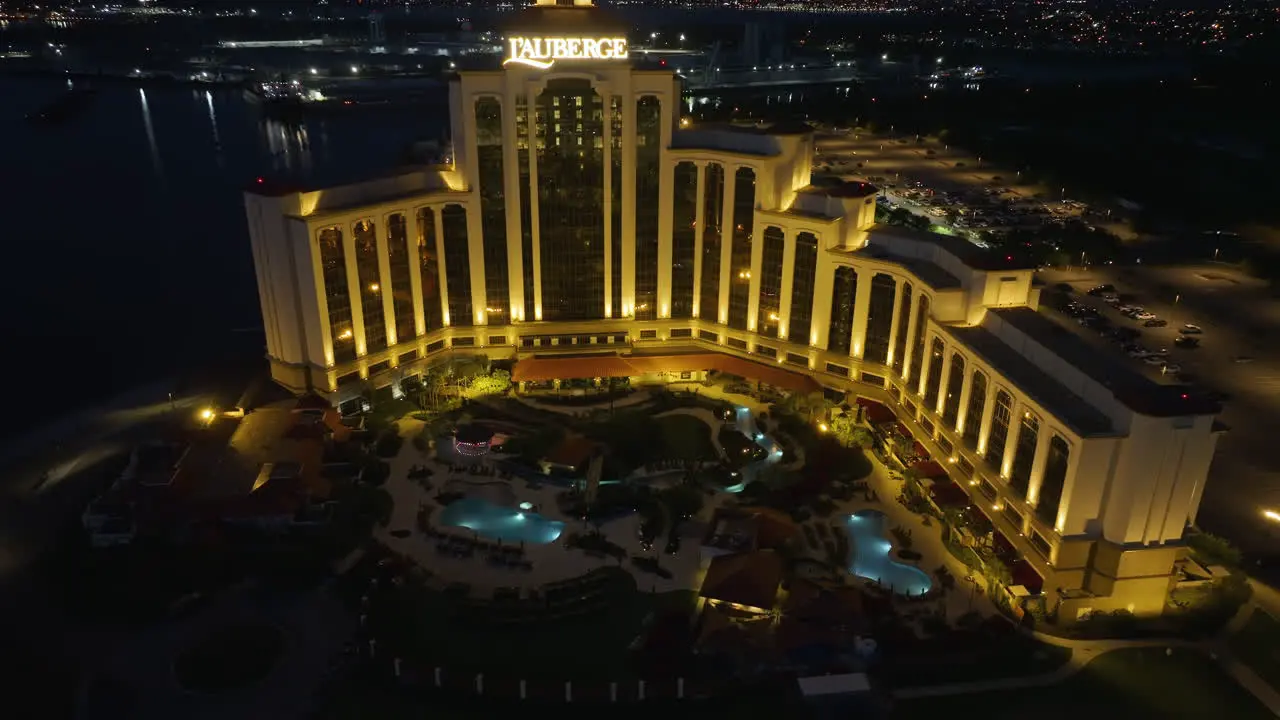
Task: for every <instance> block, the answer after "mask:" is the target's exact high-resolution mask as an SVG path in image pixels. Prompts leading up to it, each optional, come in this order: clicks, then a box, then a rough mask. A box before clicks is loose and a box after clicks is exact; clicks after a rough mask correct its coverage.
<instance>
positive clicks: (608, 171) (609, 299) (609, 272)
mask: <svg viewBox="0 0 1280 720" xmlns="http://www.w3.org/2000/svg"><path fill="white" fill-rule="evenodd" d="M601 104H602V106H603V107H604V210H603V212H602V213H601V217H603V218H604V316H605V317H607V318H611V317H618V316H620V315H622V308H616V307H614V306H613V263H614V262H616V259H615V258H614V257H613V96H612V95H611V94H609V93H604V94H603V97H602V102H601ZM530 115H532V113H530ZM530 132H531V133H532V132H533V131H532V130H530ZM529 137H530V139H532V138H533V135H530V136H529ZM539 297H541V295H539ZM539 319H541V311H539Z"/></svg>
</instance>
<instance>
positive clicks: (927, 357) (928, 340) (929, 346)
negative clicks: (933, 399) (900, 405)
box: [916, 327, 942, 397]
mask: <svg viewBox="0 0 1280 720" xmlns="http://www.w3.org/2000/svg"><path fill="white" fill-rule="evenodd" d="M920 352H921V353H922V354H923V355H924V357H922V358H920V377H919V378H917V379H916V394H917V395H919V396H920V397H924V388H925V385H927V384H928V382H929V368H930V367H931V366H932V365H933V363H934V358H933V338H932V337H929V328H928V327H926V328H925V334H924V348H922V349H921V350H920ZM937 361H938V362H942V359H941V358H938V360H937Z"/></svg>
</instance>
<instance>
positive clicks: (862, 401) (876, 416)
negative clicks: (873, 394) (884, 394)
mask: <svg viewBox="0 0 1280 720" xmlns="http://www.w3.org/2000/svg"><path fill="white" fill-rule="evenodd" d="M856 402H857V403H858V405H861V406H862V407H863V409H864V410H865V411H866V413H867V422H869V423H871V424H872V425H879V424H881V423H887V422H893V421H895V420H897V419H898V416H897V415H894V414H893V411H892V410H890V409H889V408H887V407H885V406H884V404H883V403H878V402H876V401H875V400H872V399H871V398H865V397H860V398H857V400H856Z"/></svg>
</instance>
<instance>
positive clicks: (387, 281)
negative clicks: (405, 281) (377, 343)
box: [373, 213, 400, 362]
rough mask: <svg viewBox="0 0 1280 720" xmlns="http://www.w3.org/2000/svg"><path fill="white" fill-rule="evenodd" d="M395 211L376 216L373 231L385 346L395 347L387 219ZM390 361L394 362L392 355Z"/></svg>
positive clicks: (394, 318) (392, 289)
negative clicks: (375, 238) (376, 240)
mask: <svg viewBox="0 0 1280 720" xmlns="http://www.w3.org/2000/svg"><path fill="white" fill-rule="evenodd" d="M394 214H395V213H386V214H385V215H383V216H382V217H381V218H378V224H377V225H375V226H374V228H373V231H374V232H375V233H377V236H378V294H379V295H381V296H382V320H383V325H385V326H386V328H387V347H395V345H396V344H397V343H399V342H400V338H398V337H396V306H395V302H394V301H395V293H396V288H394V287H391V246H390V245H389V243H390V242H391V228H390V226H389V225H388V220H390V219H391V216H392V215H394ZM392 362H395V360H394V357H393V359H392Z"/></svg>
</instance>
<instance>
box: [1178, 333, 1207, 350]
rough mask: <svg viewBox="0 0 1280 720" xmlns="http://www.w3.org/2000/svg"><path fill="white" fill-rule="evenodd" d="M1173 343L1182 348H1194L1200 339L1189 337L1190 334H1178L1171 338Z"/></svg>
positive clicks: (1198, 344)
mask: <svg viewBox="0 0 1280 720" xmlns="http://www.w3.org/2000/svg"><path fill="white" fill-rule="evenodd" d="M1173 344H1174V345H1177V346H1178V347H1180V348H1182V349H1183V350H1194V349H1195V348H1198V347H1200V339H1199V338H1194V337H1191V336H1190V335H1179V336H1178V337H1176V338H1174V339H1173Z"/></svg>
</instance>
